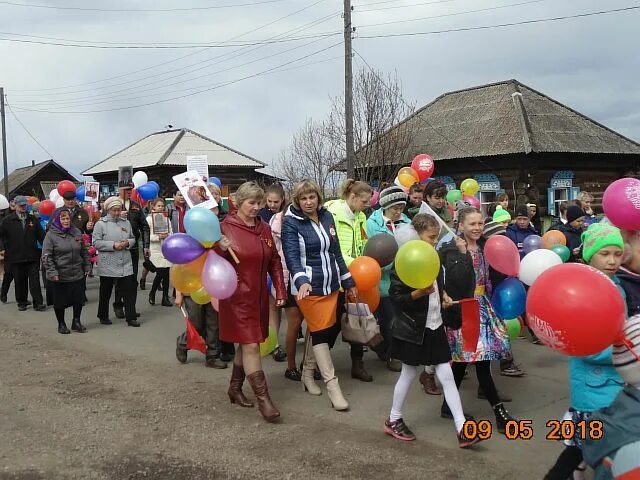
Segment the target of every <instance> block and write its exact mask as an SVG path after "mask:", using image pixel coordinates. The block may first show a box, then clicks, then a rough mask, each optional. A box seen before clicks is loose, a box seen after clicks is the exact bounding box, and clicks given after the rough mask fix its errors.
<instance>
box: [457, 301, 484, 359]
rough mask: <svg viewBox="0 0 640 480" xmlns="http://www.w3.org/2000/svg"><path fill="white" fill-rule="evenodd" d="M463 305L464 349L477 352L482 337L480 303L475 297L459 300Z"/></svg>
mask: <svg viewBox="0 0 640 480" xmlns="http://www.w3.org/2000/svg"><path fill="white" fill-rule="evenodd" d="M458 303H460V305H461V306H462V349H463V351H465V352H475V351H476V349H477V348H478V338H479V337H480V304H479V303H478V300H476V299H475V298H465V299H462V300H458Z"/></svg>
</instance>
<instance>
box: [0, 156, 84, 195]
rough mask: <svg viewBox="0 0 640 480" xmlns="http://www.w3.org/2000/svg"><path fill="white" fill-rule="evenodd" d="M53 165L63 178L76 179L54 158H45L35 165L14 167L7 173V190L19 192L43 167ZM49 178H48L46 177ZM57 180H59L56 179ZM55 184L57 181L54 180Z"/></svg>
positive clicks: (0, 182)
mask: <svg viewBox="0 0 640 480" xmlns="http://www.w3.org/2000/svg"><path fill="white" fill-rule="evenodd" d="M51 165H53V166H54V167H56V168H57V169H58V170H59V171H60V173H61V175H62V176H64V177H65V178H69V179H73V180H74V181H77V179H76V177H74V176H73V175H72V174H71V173H69V172H68V171H67V169H66V168H64V167H62V166H61V165H60V164H58V163H57V162H56V161H54V160H45V161H44V162H40V163H36V164H35V165H29V166H28V167H21V168H16V169H15V170H14V171H13V172H11V173H10V174H9V177H8V179H9V192H19V191H20V189H21V188H22V187H23V186H24V185H25V184H26V183H27V182H29V181H30V180H31V179H32V178H33V177H34V176H36V175H37V174H38V173H40V172H41V171H42V170H44V169H45V168H47V167H49V166H51ZM47 180H50V179H47ZM58 181H59V180H58ZM3 183H4V179H2V180H0V185H2V184H3ZM56 185H57V182H56Z"/></svg>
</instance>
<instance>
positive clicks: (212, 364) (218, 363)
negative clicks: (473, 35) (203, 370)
mask: <svg viewBox="0 0 640 480" xmlns="http://www.w3.org/2000/svg"><path fill="white" fill-rule="evenodd" d="M185 354H186V352H185ZM177 356H178V351H177V350H176V357H177ZM178 360H180V359H178ZM182 363H184V362H182ZM204 365H205V366H206V367H209V368H216V369H218V370H222V369H223V368H227V366H228V365H227V363H226V362H223V361H222V360H220V359H219V358H216V357H209V358H207V359H206V360H205V362H204Z"/></svg>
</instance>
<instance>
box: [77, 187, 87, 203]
mask: <svg viewBox="0 0 640 480" xmlns="http://www.w3.org/2000/svg"><path fill="white" fill-rule="evenodd" d="M85 193H86V190H85V188H84V185H80V186H79V187H78V189H77V190H76V198H77V199H78V201H79V202H84V195H85Z"/></svg>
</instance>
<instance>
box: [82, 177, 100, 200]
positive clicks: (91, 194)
mask: <svg viewBox="0 0 640 480" xmlns="http://www.w3.org/2000/svg"><path fill="white" fill-rule="evenodd" d="M98 198H100V182H84V198H83V199H82V201H84V202H91V203H97V202H98Z"/></svg>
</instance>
